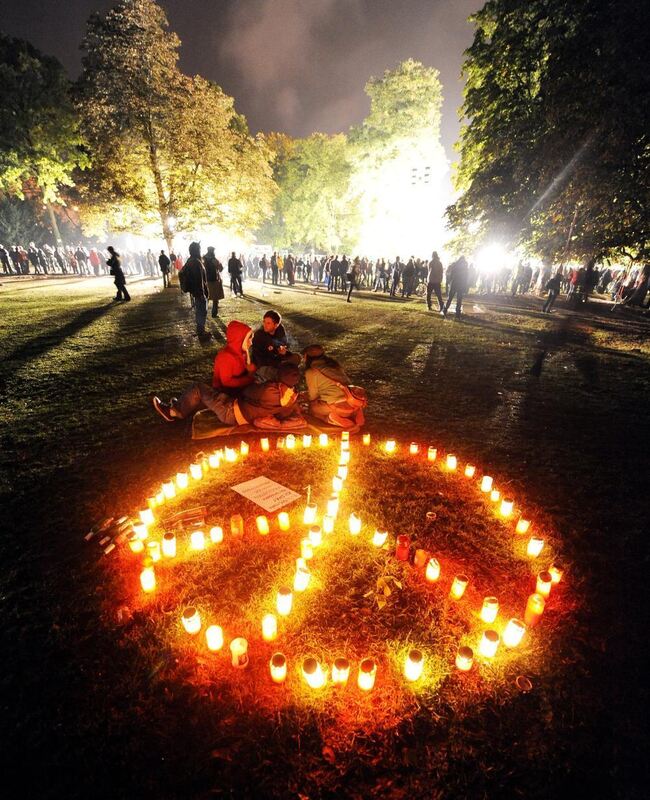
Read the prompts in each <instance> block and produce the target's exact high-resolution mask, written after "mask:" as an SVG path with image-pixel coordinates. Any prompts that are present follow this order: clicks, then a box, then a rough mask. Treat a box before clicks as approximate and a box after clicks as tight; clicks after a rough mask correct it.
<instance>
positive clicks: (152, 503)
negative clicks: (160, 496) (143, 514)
mask: <svg viewBox="0 0 650 800" xmlns="http://www.w3.org/2000/svg"><path fill="white" fill-rule="evenodd" d="M147 505H148V506H149V508H150V509H151V510H153V509H154V508H155V507H156V506H157V505H158V501H157V500H156V497H155V495H154V496H153V497H147Z"/></svg>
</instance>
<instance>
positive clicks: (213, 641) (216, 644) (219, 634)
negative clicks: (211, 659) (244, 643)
mask: <svg viewBox="0 0 650 800" xmlns="http://www.w3.org/2000/svg"><path fill="white" fill-rule="evenodd" d="M205 641H206V644H207V645H208V650H211V651H212V652H213V653H216V652H217V650H221V648H222V647H223V630H222V629H221V626H220V625H210V626H209V627H208V628H207V629H206V631H205Z"/></svg>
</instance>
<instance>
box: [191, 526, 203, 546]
mask: <svg viewBox="0 0 650 800" xmlns="http://www.w3.org/2000/svg"><path fill="white" fill-rule="evenodd" d="M190 547H191V548H192V550H205V534H204V533H203V531H192V533H191V535H190Z"/></svg>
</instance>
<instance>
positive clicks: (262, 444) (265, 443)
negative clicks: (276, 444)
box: [260, 438, 271, 453]
mask: <svg viewBox="0 0 650 800" xmlns="http://www.w3.org/2000/svg"><path fill="white" fill-rule="evenodd" d="M260 447H261V448H262V452H263V453H268V452H269V450H270V449H271V445H270V444H269V440H268V439H267V438H264V439H260Z"/></svg>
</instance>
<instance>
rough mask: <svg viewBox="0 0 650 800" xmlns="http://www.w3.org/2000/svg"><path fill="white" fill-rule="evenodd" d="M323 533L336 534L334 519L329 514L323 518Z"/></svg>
mask: <svg viewBox="0 0 650 800" xmlns="http://www.w3.org/2000/svg"><path fill="white" fill-rule="evenodd" d="M323 533H325V534H330V533H334V517H330V515H329V514H325V516H324V517H323Z"/></svg>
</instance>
